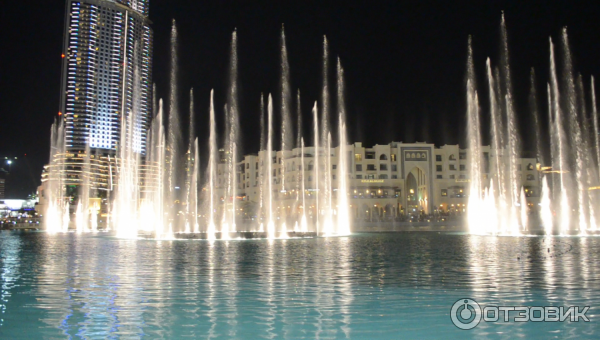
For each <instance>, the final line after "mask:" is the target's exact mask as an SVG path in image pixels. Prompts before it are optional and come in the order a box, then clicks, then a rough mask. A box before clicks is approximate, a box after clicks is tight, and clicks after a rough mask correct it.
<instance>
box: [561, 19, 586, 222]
mask: <svg viewBox="0 0 600 340" xmlns="http://www.w3.org/2000/svg"><path fill="white" fill-rule="evenodd" d="M561 41H562V47H563V63H564V69H563V78H564V82H565V85H566V86H565V87H566V90H567V93H566V98H565V99H566V101H567V103H566V108H567V110H566V111H567V112H566V114H567V115H568V117H567V119H568V126H569V136H570V139H571V140H570V141H568V142H569V143H570V145H572V146H573V149H574V150H573V151H574V152H573V153H574V164H575V177H574V178H573V176H572V175H571V176H569V177H571V180H572V181H571V182H573V180H574V183H572V185H573V188H574V189H575V190H576V193H577V194H576V200H577V206H576V207H572V208H573V209H575V210H576V213H577V219H578V221H579V223H578V226H579V229H580V232H584V231H585V230H586V229H587V219H586V217H585V212H584V210H583V207H584V206H585V205H586V204H585V203H586V202H585V199H586V195H585V194H584V190H587V188H584V186H583V184H584V183H585V180H584V178H583V177H584V175H583V171H584V168H583V167H584V159H583V153H584V151H583V140H582V138H581V127H580V125H579V117H578V110H577V94H576V90H575V81H574V79H573V62H572V57H571V50H570V48H569V38H568V35H567V29H566V28H563V32H562V40H561Z"/></svg>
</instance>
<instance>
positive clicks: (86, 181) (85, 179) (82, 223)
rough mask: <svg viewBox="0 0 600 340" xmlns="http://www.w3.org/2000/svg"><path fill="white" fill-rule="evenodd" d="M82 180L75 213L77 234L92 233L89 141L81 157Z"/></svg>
mask: <svg viewBox="0 0 600 340" xmlns="http://www.w3.org/2000/svg"><path fill="white" fill-rule="evenodd" d="M79 155H80V157H81V170H82V171H81V179H80V185H79V188H78V192H79V195H78V196H79V197H78V203H77V211H76V213H75V224H76V229H77V232H88V231H90V223H89V212H90V209H89V202H90V176H91V172H90V166H91V165H90V144H89V141H88V142H86V144H85V151H84V154H83V155H81V154H79Z"/></svg>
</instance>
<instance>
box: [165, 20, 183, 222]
mask: <svg viewBox="0 0 600 340" xmlns="http://www.w3.org/2000/svg"><path fill="white" fill-rule="evenodd" d="M170 67H171V72H170V80H169V81H170V94H169V95H170V97H169V126H168V129H169V130H168V131H169V132H168V134H167V152H168V153H169V156H168V171H167V183H166V184H167V185H168V186H169V187H168V189H167V190H166V194H167V198H166V200H165V201H166V204H167V206H168V207H169V209H168V217H167V218H168V220H167V221H166V222H167V223H168V224H169V225H171V227H172V224H173V223H175V218H176V216H175V211H176V209H175V207H174V202H175V200H176V192H175V190H176V189H175V187H177V180H178V176H177V175H178V174H177V166H176V163H177V162H178V160H179V148H180V145H181V136H180V129H181V127H180V118H179V104H178V102H179V101H178V96H179V93H178V88H177V81H178V71H179V70H178V59H177V26H176V24H175V20H173V24H172V28H171V65H170Z"/></svg>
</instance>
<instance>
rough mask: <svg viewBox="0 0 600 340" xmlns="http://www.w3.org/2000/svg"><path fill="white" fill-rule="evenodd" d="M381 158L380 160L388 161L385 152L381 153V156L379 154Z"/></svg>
mask: <svg viewBox="0 0 600 340" xmlns="http://www.w3.org/2000/svg"><path fill="white" fill-rule="evenodd" d="M379 160H380V161H387V156H386V155H385V154H384V153H383V154H381V156H379Z"/></svg>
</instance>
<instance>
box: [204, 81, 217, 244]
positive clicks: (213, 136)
mask: <svg viewBox="0 0 600 340" xmlns="http://www.w3.org/2000/svg"><path fill="white" fill-rule="evenodd" d="M209 116H210V118H209V129H210V132H209V141H208V145H209V151H208V152H209V155H208V170H207V173H208V195H209V198H208V201H209V205H208V208H209V211H208V222H207V225H208V226H207V230H206V233H207V239H209V240H215V239H216V235H215V234H216V229H217V228H216V226H215V209H216V206H215V194H216V192H215V181H216V180H217V179H216V174H217V165H216V161H217V160H216V158H217V128H216V122H215V105H214V90H211V91H210V108H209Z"/></svg>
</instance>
